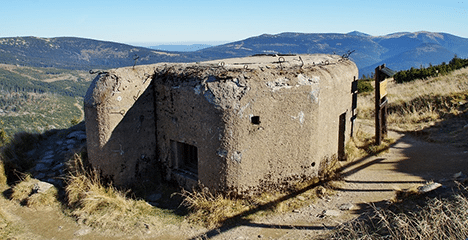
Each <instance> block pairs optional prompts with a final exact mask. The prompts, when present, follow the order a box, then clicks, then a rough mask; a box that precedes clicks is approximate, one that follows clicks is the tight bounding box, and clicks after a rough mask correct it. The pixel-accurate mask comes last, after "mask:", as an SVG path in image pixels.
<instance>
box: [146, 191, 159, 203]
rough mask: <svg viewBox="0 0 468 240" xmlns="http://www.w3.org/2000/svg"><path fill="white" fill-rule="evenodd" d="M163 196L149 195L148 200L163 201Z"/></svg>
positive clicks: (157, 194)
mask: <svg viewBox="0 0 468 240" xmlns="http://www.w3.org/2000/svg"><path fill="white" fill-rule="evenodd" d="M161 197H162V195H161V194H160V193H153V194H151V195H149V196H148V197H147V198H146V200H147V201H148V202H157V201H158V200H159V199H161Z"/></svg>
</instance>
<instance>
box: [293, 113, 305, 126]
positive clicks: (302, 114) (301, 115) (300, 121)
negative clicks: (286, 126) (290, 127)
mask: <svg viewBox="0 0 468 240" xmlns="http://www.w3.org/2000/svg"><path fill="white" fill-rule="evenodd" d="M291 118H292V119H293V120H296V119H299V123H300V124H301V125H302V124H304V122H305V114H304V112H303V111H300V112H299V113H298V114H297V116H291Z"/></svg>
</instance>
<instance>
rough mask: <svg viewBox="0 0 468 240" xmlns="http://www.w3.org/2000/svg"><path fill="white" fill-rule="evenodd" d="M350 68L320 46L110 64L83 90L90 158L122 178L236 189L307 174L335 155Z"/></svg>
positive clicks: (353, 73) (339, 150)
mask: <svg viewBox="0 0 468 240" xmlns="http://www.w3.org/2000/svg"><path fill="white" fill-rule="evenodd" d="M357 76H358V70H357V67H356V65H355V64H354V63H353V62H352V61H350V60H348V59H345V58H342V57H340V56H336V55H325V54H315V55H287V56H270V55H264V56H252V57H246V58H236V59H224V60H216V61H208V62H201V63H160V64H154V65H145V66H135V67H127V68H119V69H113V70H109V71H108V72H105V73H101V74H99V75H98V76H97V77H96V78H95V79H94V81H93V83H92V85H91V86H90V88H89V90H88V92H87V94H86V97H85V114H86V127H87V131H86V132H87V135H88V156H89V162H90V164H91V165H92V166H93V167H95V168H97V169H99V170H100V171H101V173H102V175H103V176H105V177H107V178H108V179H110V180H111V181H112V182H113V183H114V184H115V185H118V186H128V187H130V186H132V185H136V184H147V183H152V182H160V181H164V180H174V181H177V182H178V183H179V184H180V185H182V186H184V187H187V188H191V187H194V186H195V185H197V184H202V185H204V186H206V187H209V188H210V189H213V190H234V191H237V192H239V193H244V192H250V191H262V190H265V189H268V188H270V187H278V186H282V185H284V184H287V183H288V182H291V181H292V180H297V179H303V178H309V177H315V176H317V175H318V174H319V172H320V171H321V170H323V168H325V167H327V164H328V162H327V159H330V158H332V157H336V156H338V154H340V155H342V154H344V150H343V146H344V143H345V142H346V141H347V139H348V137H349V135H350V130H351V129H352V128H351V124H352V119H353V116H354V110H353V103H352V100H353V91H352V84H353V81H354V80H355V79H356V78H357Z"/></svg>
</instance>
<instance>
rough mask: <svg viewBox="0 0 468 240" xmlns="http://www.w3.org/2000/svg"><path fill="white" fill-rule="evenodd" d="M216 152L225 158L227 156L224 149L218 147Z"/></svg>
mask: <svg viewBox="0 0 468 240" xmlns="http://www.w3.org/2000/svg"><path fill="white" fill-rule="evenodd" d="M216 154H218V156H220V157H222V158H225V157H227V154H228V151H227V150H225V149H218V151H216Z"/></svg>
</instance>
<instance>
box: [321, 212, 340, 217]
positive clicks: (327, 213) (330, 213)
mask: <svg viewBox="0 0 468 240" xmlns="http://www.w3.org/2000/svg"><path fill="white" fill-rule="evenodd" d="M321 215H322V216H324V217H338V216H340V215H341V212H340V211H337V210H323V212H322V214H321Z"/></svg>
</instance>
